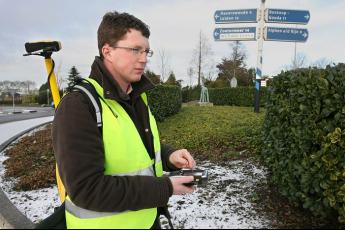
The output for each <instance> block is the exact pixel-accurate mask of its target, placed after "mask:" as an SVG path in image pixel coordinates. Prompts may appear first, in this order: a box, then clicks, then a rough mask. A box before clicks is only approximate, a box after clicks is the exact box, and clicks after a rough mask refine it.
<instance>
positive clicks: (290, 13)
mask: <svg viewBox="0 0 345 230" xmlns="http://www.w3.org/2000/svg"><path fill="white" fill-rule="evenodd" d="M309 20H310V12H309V11H308V10H285V9H266V10H265V21H266V22H268V23H290V24H304V25H305V24H308V22H309Z"/></svg>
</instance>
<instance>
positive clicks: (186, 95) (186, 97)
mask: <svg viewBox="0 0 345 230" xmlns="http://www.w3.org/2000/svg"><path fill="white" fill-rule="evenodd" d="M200 93H201V87H199V86H195V87H188V86H187V87H185V88H183V89H182V102H183V103H186V102H190V101H199V100H200Z"/></svg>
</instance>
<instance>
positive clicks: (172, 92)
mask: <svg viewBox="0 0 345 230" xmlns="http://www.w3.org/2000/svg"><path fill="white" fill-rule="evenodd" d="M148 101H149V104H150V108H151V111H152V113H153V115H154V116H155V118H156V120H157V121H164V119H165V118H167V117H169V116H172V115H174V114H176V113H178V112H179V111H180V109H181V106H182V94H181V89H180V87H177V86H169V85H164V86H163V85H157V86H156V87H155V88H154V89H153V90H151V91H149V92H148Z"/></svg>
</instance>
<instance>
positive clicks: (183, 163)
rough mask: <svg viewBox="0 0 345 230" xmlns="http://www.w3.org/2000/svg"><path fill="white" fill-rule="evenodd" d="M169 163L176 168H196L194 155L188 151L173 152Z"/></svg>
mask: <svg viewBox="0 0 345 230" xmlns="http://www.w3.org/2000/svg"><path fill="white" fill-rule="evenodd" d="M169 161H170V163H171V164H173V165H174V166H175V167H176V168H180V169H181V168H189V169H194V168H195V165H196V163H195V161H194V159H193V157H192V155H191V154H190V153H189V152H188V151H187V150H186V149H180V150H177V151H175V152H173V153H172V154H171V155H170V157H169Z"/></svg>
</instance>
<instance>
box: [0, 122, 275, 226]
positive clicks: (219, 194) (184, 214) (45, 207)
mask: <svg viewBox="0 0 345 230" xmlns="http://www.w3.org/2000/svg"><path fill="white" fill-rule="evenodd" d="M50 119H51V118H50ZM29 123H30V122H29ZM31 123H32V122H31ZM20 126H21V127H22V128H23V126H24V125H23V124H20ZM2 127H3V125H0V128H2ZM24 129H26V128H24ZM1 130H3V129H1ZM22 130H23V129H22ZM22 130H21V131H22ZM36 131H37V130H36ZM0 140H1V139H0ZM0 143H2V142H1V141H0ZM6 159H7V157H6V156H4V153H3V152H2V153H0V186H1V189H2V190H3V191H4V192H5V194H6V195H7V196H8V198H9V199H10V200H11V201H12V203H13V204H14V205H15V206H16V207H17V208H18V209H19V210H20V211H21V212H22V213H24V214H25V215H26V216H27V217H28V218H29V219H30V220H31V221H33V222H34V223H38V222H39V221H41V220H42V219H44V218H46V217H48V216H49V215H51V214H52V213H53V210H54V208H55V207H58V206H59V205H60V201H59V198H58V192H57V187H56V186H54V187H52V188H45V189H40V190H35V191H29V192H16V191H13V184H14V182H15V181H13V180H12V181H5V180H4V173H5V168H4V166H3V164H2V163H3V162H4V161H5V160H6ZM198 168H199V169H204V170H208V173H209V180H208V183H207V185H205V186H203V187H198V188H197V189H196V191H195V192H194V193H192V194H188V195H184V196H173V197H171V198H170V201H169V211H170V214H171V216H172V222H173V225H174V227H175V228H187V229H188V228H204V229H210V228H218V229H229V228H236V229H252V228H270V221H269V219H268V218H267V217H266V216H265V215H264V214H262V213H257V212H256V211H255V209H254V208H253V205H252V202H251V199H253V198H254V196H255V194H254V188H255V186H256V184H257V183H258V182H259V181H262V180H266V171H265V170H264V169H263V168H261V167H259V166H256V165H255V164H254V163H253V162H251V161H249V160H237V161H230V162H228V163H227V164H226V165H225V166H219V165H215V164H213V163H210V162H199V163H198ZM161 223H162V228H169V226H168V222H167V220H166V218H165V217H161Z"/></svg>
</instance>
